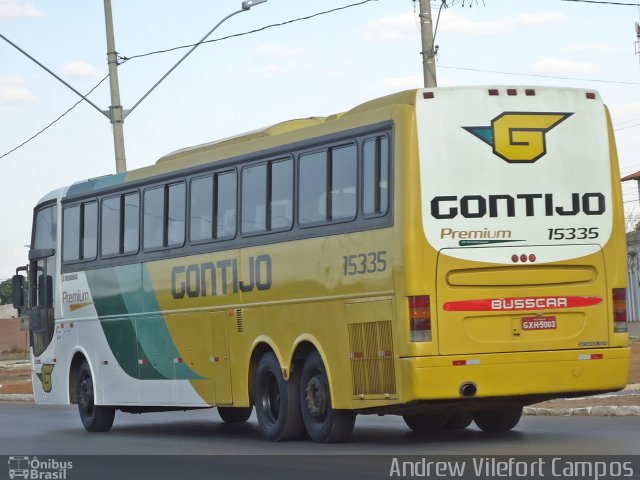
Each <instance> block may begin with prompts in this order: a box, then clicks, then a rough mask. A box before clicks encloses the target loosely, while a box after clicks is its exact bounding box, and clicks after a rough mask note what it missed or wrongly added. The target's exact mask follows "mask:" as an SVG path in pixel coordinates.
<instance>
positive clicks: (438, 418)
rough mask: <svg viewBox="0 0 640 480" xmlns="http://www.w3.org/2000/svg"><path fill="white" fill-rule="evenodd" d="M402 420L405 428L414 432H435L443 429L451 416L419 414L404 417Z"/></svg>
mask: <svg viewBox="0 0 640 480" xmlns="http://www.w3.org/2000/svg"><path fill="white" fill-rule="evenodd" d="M402 418H403V419H404V423H406V424H407V427H409V428H410V429H411V430H413V431H414V432H437V431H439V430H442V429H443V428H445V425H446V424H447V422H448V421H449V419H450V418H451V415H449V414H448V413H445V412H439V413H420V414H417V415H404V416H403V417H402Z"/></svg>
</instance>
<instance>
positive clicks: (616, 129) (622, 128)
mask: <svg viewBox="0 0 640 480" xmlns="http://www.w3.org/2000/svg"><path fill="white" fill-rule="evenodd" d="M633 127H640V123H635V124H633V125H627V126H626V127H620V128H614V129H613V131H614V132H619V131H620V130H626V129H627V128H633Z"/></svg>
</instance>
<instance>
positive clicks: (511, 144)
mask: <svg viewBox="0 0 640 480" xmlns="http://www.w3.org/2000/svg"><path fill="white" fill-rule="evenodd" d="M625 252H626V248H625V232H624V227H623V212H622V201H621V190H620V184H619V173H618V163H617V157H616V150H615V145H614V137H613V133H612V128H611V122H610V119H609V114H608V112H607V109H606V107H605V106H604V105H603V103H602V101H601V99H600V97H599V95H598V93H596V92H594V91H585V90H578V89H566V88H548V87H521V86H518V87H473V88H472V87H464V88H438V89H419V90H411V91H405V92H400V93H397V94H394V95H390V96H386V97H382V98H379V99H376V100H373V101H370V102H367V103H365V104H362V105H360V106H357V107H355V108H353V109H352V110H350V111H348V112H345V113H340V114H336V115H332V116H329V117H326V118H316V117H313V118H307V119H302V120H293V121H288V122H284V123H281V124H278V125H275V126H272V127H270V128H267V129H264V130H260V131H255V132H251V133H248V134H244V135H241V136H238V137H234V138H229V139H225V140H221V141H218V142H214V143H210V144H205V145H199V146H196V147H193V148H187V149H184V150H180V151H177V152H174V153H171V154H169V155H167V156H165V157H163V158H161V159H159V160H158V161H157V163H156V164H155V165H153V166H149V167H146V168H141V169H138V170H133V171H129V172H126V173H122V174H116V175H110V176H106V177H101V178H97V179H90V180H86V181H81V182H79V183H75V184H73V185H71V186H69V187H65V188H61V189H58V190H55V191H53V192H51V193H50V194H48V195H47V196H45V197H44V198H43V199H42V201H41V202H40V203H39V204H38V205H37V206H36V207H35V210H34V225H33V235H32V241H31V250H30V252H29V265H28V267H20V268H19V269H18V270H28V274H29V279H30V281H29V283H28V285H30V286H29V287H28V290H29V295H28V296H29V300H30V303H29V305H31V306H30V308H28V309H27V310H28V316H29V327H30V338H31V348H32V356H33V387H34V394H35V398H36V400H37V402H38V403H41V404H78V409H79V412H80V417H81V420H82V423H83V425H84V427H85V428H86V429H87V430H89V431H106V430H109V429H110V428H111V426H112V424H113V421H114V414H115V411H116V410H120V411H122V412H133V413H141V412H146V411H162V410H175V409H190V408H206V407H217V409H218V412H219V414H220V417H221V418H222V419H223V420H224V421H225V422H243V421H246V420H247V419H248V418H249V416H250V415H251V413H252V410H253V408H255V413H256V416H257V420H258V423H259V426H260V430H261V433H262V434H263V436H264V437H265V438H266V439H268V440H273V441H282V440H292V439H298V438H301V437H302V436H304V435H305V432H306V434H308V436H309V437H310V438H311V439H312V440H314V441H319V442H334V441H342V440H345V439H347V438H348V436H349V435H350V433H351V431H352V429H353V426H354V421H355V417H356V415H357V414H383V415H384V414H392V415H401V416H403V418H404V420H405V422H406V424H407V425H408V427H409V428H411V429H413V430H416V431H429V430H439V429H461V428H466V427H467V426H469V425H470V424H471V422H472V421H475V423H476V425H477V426H478V427H479V428H480V429H482V430H484V431H501V430H509V429H511V428H513V427H514V426H515V425H516V424H517V423H518V421H519V419H520V416H521V414H522V409H523V406H525V405H528V404H532V403H535V402H538V401H541V400H546V399H551V398H555V397H564V396H575V395H584V394H589V393H593V392H604V391H612V390H617V389H620V388H621V387H623V386H624V385H625V383H626V380H627V374H628V366H629V358H630V350H629V343H628V342H629V339H628V333H627V323H626V303H625V287H626V263H625V259H626V254H625ZM17 273H20V272H17ZM26 285H27V283H26V282H24V279H23V277H22V276H21V275H16V277H15V278H14V292H16V296H15V304H16V306H17V307H21V308H24V305H25V303H26V302H25V295H24V293H22V292H23V287H24V289H25V290H26V289H27V287H26Z"/></svg>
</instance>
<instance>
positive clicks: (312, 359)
mask: <svg viewBox="0 0 640 480" xmlns="http://www.w3.org/2000/svg"><path fill="white" fill-rule="evenodd" d="M300 406H301V408H302V420H303V421H304V426H305V428H306V429H307V433H308V434H309V437H311V439H312V440H314V441H316V442H326V443H328V442H342V441H344V440H346V439H347V438H348V437H349V435H351V432H352V431H353V425H354V424H355V421H356V415H355V413H354V412H352V411H351V410H334V409H333V407H332V406H331V392H330V390H329V380H328V379H327V371H326V369H325V368H324V363H323V362H322V358H321V357H320V354H319V353H318V352H313V353H311V354H310V355H309V356H308V357H307V358H306V360H305V362H304V365H303V367H302V373H301V375H300Z"/></svg>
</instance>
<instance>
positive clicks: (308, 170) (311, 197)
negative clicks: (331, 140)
mask: <svg viewBox="0 0 640 480" xmlns="http://www.w3.org/2000/svg"><path fill="white" fill-rule="evenodd" d="M299 175H300V180H299V186H298V202H299V208H298V221H299V222H300V224H301V225H305V224H310V223H318V222H324V221H326V219H327V200H326V195H327V150H323V151H321V152H315V153H309V154H305V155H300V174H299Z"/></svg>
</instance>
